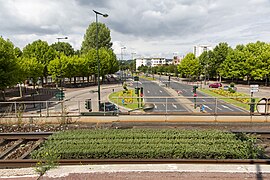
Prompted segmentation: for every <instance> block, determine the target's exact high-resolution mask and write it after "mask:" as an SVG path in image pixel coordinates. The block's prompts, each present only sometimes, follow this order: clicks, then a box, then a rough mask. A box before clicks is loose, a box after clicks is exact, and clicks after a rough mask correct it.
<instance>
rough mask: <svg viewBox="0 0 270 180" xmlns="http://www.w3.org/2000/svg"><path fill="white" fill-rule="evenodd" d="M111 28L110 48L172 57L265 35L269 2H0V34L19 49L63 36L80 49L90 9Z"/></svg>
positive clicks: (126, 54) (268, 34) (268, 33)
mask: <svg viewBox="0 0 270 180" xmlns="http://www.w3.org/2000/svg"><path fill="white" fill-rule="evenodd" d="M93 9H94V10H97V11H100V12H102V13H107V14H108V15H109V17H108V18H103V17H101V16H99V21H100V22H102V23H105V24H106V26H108V27H109V28H110V30H111V37H112V42H113V49H114V52H115V53H116V54H117V55H118V57H119V58H120V57H121V56H120V54H121V47H126V49H125V50H123V53H124V59H127V58H130V57H131V53H132V52H135V53H136V54H135V55H134V57H138V56H140V57H141V56H144V57H146V56H151V57H153V56H162V57H167V58H172V56H173V54H174V53H178V55H184V54H186V53H188V52H192V47H193V46H194V45H199V44H207V45H211V46H212V47H215V46H216V45H217V44H218V43H219V42H227V43H228V44H229V45H230V46H232V47H234V46H235V45H237V44H246V43H249V42H255V41H257V40H260V41H264V42H269V39H270V0H0V35H1V36H2V37H4V38H5V39H7V38H8V39H10V40H11V41H12V42H13V43H14V45H15V46H18V47H20V48H23V47H24V46H25V45H27V44H28V43H31V42H33V41H35V40H38V39H41V40H44V41H47V42H48V43H49V44H52V43H54V42H56V41H57V39H56V38H57V37H65V36H68V40H63V41H66V42H69V43H70V44H71V45H72V46H73V47H74V48H75V49H80V47H81V43H82V40H83V36H84V34H85V31H86V29H87V27H88V25H89V24H90V23H92V22H94V21H95V14H94V13H93V11H92V10H93Z"/></svg>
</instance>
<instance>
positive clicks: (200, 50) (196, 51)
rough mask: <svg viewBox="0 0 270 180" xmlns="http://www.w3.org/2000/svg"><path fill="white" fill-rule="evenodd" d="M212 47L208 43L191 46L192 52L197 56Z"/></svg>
mask: <svg viewBox="0 0 270 180" xmlns="http://www.w3.org/2000/svg"><path fill="white" fill-rule="evenodd" d="M211 50H213V48H212V47H211V46H209V45H197V46H194V47H193V54H194V55H195V57H199V56H200V55H201V54H202V53H203V52H204V51H211Z"/></svg>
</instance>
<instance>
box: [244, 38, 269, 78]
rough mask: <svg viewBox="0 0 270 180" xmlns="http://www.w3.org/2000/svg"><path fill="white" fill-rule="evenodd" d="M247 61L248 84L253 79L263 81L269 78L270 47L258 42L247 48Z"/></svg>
mask: <svg viewBox="0 0 270 180" xmlns="http://www.w3.org/2000/svg"><path fill="white" fill-rule="evenodd" d="M244 50H245V55H246V60H245V63H244V67H245V69H244V70H245V74H246V76H247V80H248V83H249V81H250V80H251V79H255V80H262V79H264V78H265V79H266V80H267V77H268V76H269V68H268V67H269V59H270V46H269V44H266V43H264V42H260V41H257V42H256V43H249V44H247V45H246V47H245V49H244Z"/></svg>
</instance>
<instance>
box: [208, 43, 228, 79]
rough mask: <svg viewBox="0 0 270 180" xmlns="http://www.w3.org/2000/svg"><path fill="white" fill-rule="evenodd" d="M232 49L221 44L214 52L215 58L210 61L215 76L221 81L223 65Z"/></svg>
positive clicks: (225, 44)
mask: <svg viewBox="0 0 270 180" xmlns="http://www.w3.org/2000/svg"><path fill="white" fill-rule="evenodd" d="M229 49H230V47H229V46H228V44H227V43H219V44H218V45H217V46H216V47H215V48H214V50H213V58H212V59H211V61H210V67H211V69H212V71H213V75H214V76H216V77H217V76H219V77H220V80H221V75H220V71H221V64H222V63H223V61H225V59H226V58H227V55H228V51H229Z"/></svg>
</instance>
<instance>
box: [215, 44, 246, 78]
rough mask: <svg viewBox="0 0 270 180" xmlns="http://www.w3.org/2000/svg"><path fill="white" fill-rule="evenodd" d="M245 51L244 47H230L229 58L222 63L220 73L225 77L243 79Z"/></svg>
mask: <svg viewBox="0 0 270 180" xmlns="http://www.w3.org/2000/svg"><path fill="white" fill-rule="evenodd" d="M239 47H240V46H239ZM245 58H246V56H245V53H244V52H243V49H242V48H236V49H235V50H232V49H230V50H229V52H228V55H227V58H226V60H225V61H223V63H222V64H221V70H220V75H221V76H222V77H224V78H231V79H232V81H233V80H234V79H237V80H238V79H239V78H241V79H243V78H244V61H245Z"/></svg>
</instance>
